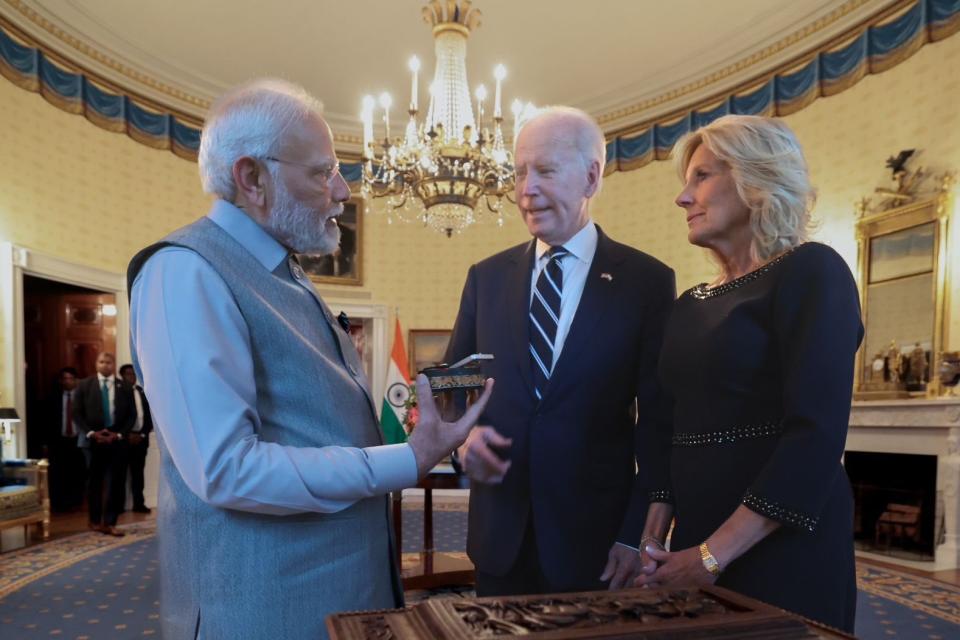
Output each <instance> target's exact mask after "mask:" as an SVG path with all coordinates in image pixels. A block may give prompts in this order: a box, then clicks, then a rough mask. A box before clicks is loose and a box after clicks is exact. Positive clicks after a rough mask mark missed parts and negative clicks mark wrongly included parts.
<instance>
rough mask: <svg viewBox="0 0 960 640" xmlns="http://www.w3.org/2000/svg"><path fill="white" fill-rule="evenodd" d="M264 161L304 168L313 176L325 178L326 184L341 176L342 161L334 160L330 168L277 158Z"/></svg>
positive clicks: (265, 157) (268, 157) (265, 158)
mask: <svg viewBox="0 0 960 640" xmlns="http://www.w3.org/2000/svg"><path fill="white" fill-rule="evenodd" d="M263 159H264V160H270V161H271V162H279V163H280V164H292V165H294V166H297V167H303V168H305V169H306V170H307V171H309V172H310V174H311V175H313V176H315V177H318V178H323V181H324V182H329V181H330V180H333V178H335V177H336V176H337V175H339V174H340V161H339V160H334V161H333V164H332V165H328V166H317V165H312V164H303V163H302V162H293V161H291V160H283V159H281V158H276V157H274V156H264V158H263Z"/></svg>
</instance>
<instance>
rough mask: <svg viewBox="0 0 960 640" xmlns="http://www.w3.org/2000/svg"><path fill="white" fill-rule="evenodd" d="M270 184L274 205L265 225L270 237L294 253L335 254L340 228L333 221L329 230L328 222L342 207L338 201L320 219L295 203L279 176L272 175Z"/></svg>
mask: <svg viewBox="0 0 960 640" xmlns="http://www.w3.org/2000/svg"><path fill="white" fill-rule="evenodd" d="M273 183H274V184H275V185H276V202H275V203H274V204H273V208H272V209H271V211H270V217H269V218H268V219H267V222H266V224H265V225H264V226H265V227H266V229H267V231H268V232H269V233H270V235H272V236H273V237H274V238H276V239H277V241H278V242H280V244H282V245H284V246H285V247H287V248H289V249H291V250H292V251H295V252H296V253H304V254H308V255H326V254H330V253H333V252H334V251H336V250H337V247H338V246H340V227H339V226H337V224H336V222H334V224H333V227H332V229H328V228H327V220H330V219H331V218H332V217H333V216H334V215H339V214H340V213H342V212H343V205H342V204H341V203H339V202H338V203H336V206H335V207H331V210H330V211H327V212H326V213H325V214H324V215H322V216H321V215H318V214H317V212H316V211H315V210H314V209H312V208H310V207H308V206H307V205H305V204H303V203H302V202H299V201H297V200H295V199H294V198H293V196H291V195H290V192H289V191H287V188H286V186H284V184H283V181H282V180H280V179H279V176H274V180H273Z"/></svg>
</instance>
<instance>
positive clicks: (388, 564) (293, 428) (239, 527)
mask: <svg viewBox="0 0 960 640" xmlns="http://www.w3.org/2000/svg"><path fill="white" fill-rule="evenodd" d="M170 245H177V246H182V247H186V248H188V249H191V250H193V251H195V252H197V253H198V254H199V255H200V256H202V257H203V258H204V259H205V260H207V261H208V262H209V263H210V264H211V265H212V266H213V268H214V269H215V270H216V271H217V273H218V274H219V275H220V276H221V277H222V278H223V280H224V282H226V284H227V287H228V288H229V289H230V291H231V292H232V294H233V297H234V300H235V302H236V303H237V306H238V307H239V308H240V312H241V313H242V314H243V317H244V319H245V320H246V324H247V328H248V330H249V333H250V343H251V348H252V351H253V363H254V371H255V377H256V385H257V407H256V408H257V413H258V414H259V416H260V421H261V425H262V426H261V429H260V432H259V433H258V434H257V435H258V437H259V438H260V439H261V440H264V441H269V442H276V443H279V444H284V445H289V446H294V447H320V446H325V445H341V446H351V447H368V446H373V445H378V444H382V435H381V432H380V428H379V425H378V423H377V418H376V413H375V410H374V404H373V402H372V398H371V397H370V392H369V389H368V386H367V382H366V377H365V375H364V373H363V369H362V365H361V362H360V358H359V356H358V354H357V352H356V349H355V348H354V346H353V343H352V342H351V340H350V339H349V337H348V336H347V335H346V333H345V332H344V331H343V330H342V329H340V327H339V326H338V325H337V323H336V322H335V321H334V320H333V318H332V316H331V315H330V311H329V309H327V307H326V305H325V304H324V303H323V301H322V300H321V299H320V297H319V296H318V295H317V294H316V293H315V292H314V291H312V290H311V291H308V290H307V289H306V288H305V287H303V286H302V285H300V284H298V283H297V282H296V280H294V279H293V277H292V276H291V275H290V271H289V267H288V264H287V262H286V261H283V262H281V264H280V265H279V267H277V268H276V269H275V270H274V271H273V272H272V273H271V272H268V271H267V270H266V269H265V268H264V267H263V265H262V264H261V263H260V262H258V261H257V259H256V258H255V257H254V256H253V255H252V254H251V253H249V252H248V251H247V250H246V249H245V248H244V247H243V246H242V245H240V244H239V243H238V242H237V241H236V240H234V239H233V237H231V236H230V235H229V234H228V233H226V232H225V231H224V230H223V229H221V228H220V227H219V226H217V225H216V224H215V223H214V222H212V221H211V220H210V219H208V218H206V217H204V218H201V219H200V220H198V221H196V222H194V223H193V224H191V225H188V226H186V227H184V228H182V229H179V230H177V231H174V232H173V233H172V234H170V235H169V236H167V238H165V239H164V240H162V241H161V242H159V243H157V244H154V245H152V246H150V247H147V248H146V249H144V250H143V251H141V252H140V253H138V254H137V255H136V256H134V258H133V260H132V261H131V262H130V266H129V268H128V271H127V281H128V290H129V289H130V288H131V287H132V284H133V281H134V279H135V278H136V276H137V274H138V273H139V272H140V269H141V268H142V266H143V265H144V263H145V262H146V261H147V259H149V257H150V256H151V255H153V254H154V253H155V252H156V251H158V250H159V249H161V248H163V247H164V246H170ZM136 358H137V354H136V353H134V359H136ZM137 364H138V369H139V362H138V363H137ZM154 384H156V382H154ZM198 428H202V425H198ZM157 431H158V438H157V441H158V442H159V446H160V452H161V474H160V475H161V478H160V491H159V509H158V517H157V521H158V537H159V545H160V572H161V585H162V589H161V602H160V607H161V617H162V623H163V624H162V627H163V631H164V636H165V637H167V638H170V639H171V640H180V639H181V638H194V637H196V636H197V635H199V637H201V638H203V639H204V640H219V639H220V638H231V639H234V638H236V639H244V638H250V639H256V638H284V639H286V640H291V639H296V638H303V639H304V640H306V639H308V638H309V639H310V640H315V639H316V638H326V637H327V633H326V628H325V625H324V618H325V616H327V615H328V614H330V613H333V612H337V611H344V610H358V609H382V608H391V607H396V606H401V605H402V598H403V594H402V590H401V588H400V583H399V576H398V573H397V567H396V563H395V561H394V558H395V555H394V553H395V549H394V545H393V532H392V526H391V523H390V513H389V507H388V500H387V497H386V496H381V497H376V498H369V499H365V500H361V501H359V502H357V503H356V504H354V505H353V506H351V507H350V508H348V509H345V510H343V511H340V512H338V513H333V514H319V513H309V514H301V515H293V516H273V515H262V514H257V513H250V512H244V511H236V510H231V509H222V508H217V507H214V506H211V505H209V504H207V503H205V502H203V501H202V500H200V498H198V497H197V496H196V494H194V493H193V492H192V491H191V490H190V489H189V488H188V487H187V486H186V484H185V483H184V482H183V479H182V478H181V476H180V474H179V472H178V471H177V469H176V467H175V466H174V464H173V461H172V460H171V459H170V456H169V455H168V454H167V450H166V443H165V442H164V440H163V429H162V425H161V426H160V428H159V429H158V430H157Z"/></svg>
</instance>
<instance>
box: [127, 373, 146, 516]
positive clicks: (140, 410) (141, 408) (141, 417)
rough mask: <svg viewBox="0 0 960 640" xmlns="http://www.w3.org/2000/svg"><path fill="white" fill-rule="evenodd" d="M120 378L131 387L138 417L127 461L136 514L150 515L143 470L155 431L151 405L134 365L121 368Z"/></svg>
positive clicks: (130, 440)
mask: <svg viewBox="0 0 960 640" xmlns="http://www.w3.org/2000/svg"><path fill="white" fill-rule="evenodd" d="M120 378H122V379H123V382H124V383H125V384H126V385H127V386H128V387H130V389H131V391H132V396H133V404H134V410H135V411H136V417H135V418H134V420H133V425H132V426H131V427H130V437H129V438H128V440H127V445H128V446H127V460H128V462H129V466H130V493H131V495H132V496H133V510H134V512H135V513H150V507H148V506H147V504H146V502H144V500H143V468H144V466H146V464H147V449H149V448H150V432H151V431H153V417H152V416H151V415H150V403H148V402H147V396H146V394H145V393H144V392H143V387H141V386H140V385H139V384H137V373H136V371H134V370H133V365H132V364H125V365H123V366H122V367H120Z"/></svg>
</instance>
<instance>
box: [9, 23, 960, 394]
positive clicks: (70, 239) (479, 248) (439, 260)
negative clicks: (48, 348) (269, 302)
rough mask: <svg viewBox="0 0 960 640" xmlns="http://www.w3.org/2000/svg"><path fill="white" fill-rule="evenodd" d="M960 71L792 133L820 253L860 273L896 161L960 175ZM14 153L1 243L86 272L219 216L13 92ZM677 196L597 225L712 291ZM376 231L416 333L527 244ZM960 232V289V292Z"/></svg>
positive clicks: (115, 144)
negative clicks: (877, 192) (868, 227)
mask: <svg viewBox="0 0 960 640" xmlns="http://www.w3.org/2000/svg"><path fill="white" fill-rule="evenodd" d="M957 68H960V37H956V38H948V39H947V40H945V41H942V42H939V43H936V44H932V45H927V46H926V47H924V48H923V49H921V50H920V51H919V52H918V53H917V54H916V55H915V56H914V57H913V58H911V59H909V60H907V61H906V62H904V63H903V64H901V65H900V66H898V67H895V68H894V69H892V70H890V71H887V72H886V73H883V74H881V75H876V76H868V77H866V78H865V79H864V80H862V81H861V82H860V83H859V84H858V85H856V86H855V87H853V88H852V89H850V90H848V91H846V92H844V93H842V94H839V95H837V96H833V97H831V98H825V99H820V100H818V101H817V102H815V103H814V104H813V105H811V106H810V107H808V108H807V109H805V110H803V111H801V112H799V113H797V114H794V115H792V116H789V117H788V118H787V119H786V120H787V121H788V122H789V123H790V124H791V125H792V126H793V127H794V128H795V129H796V131H797V133H798V135H799V137H800V140H801V142H802V143H803V144H804V146H805V148H806V151H807V155H808V158H809V160H810V165H811V168H812V172H813V177H814V181H815V183H816V184H817V186H818V187H819V190H820V199H819V203H818V205H817V210H816V213H817V217H818V219H819V220H820V222H821V226H820V229H819V230H818V232H817V234H816V239H818V240H821V241H823V242H826V243H828V244H830V245H832V246H834V247H835V248H836V249H837V250H838V251H839V252H840V253H841V254H842V255H843V256H844V257H845V258H846V259H847V261H848V262H849V264H851V265H855V263H856V244H855V241H854V235H853V222H854V218H853V202H854V201H855V200H856V199H858V198H859V197H861V196H862V195H864V194H867V193H869V192H870V191H872V189H873V187H874V186H876V185H878V184H881V183H883V181H884V180H885V179H886V173H885V170H884V168H883V161H884V159H885V158H886V157H887V156H888V155H890V154H893V153H896V152H897V151H899V150H900V149H903V148H912V147H917V148H920V149H923V155H922V156H921V161H922V162H923V164H925V165H926V166H929V167H932V168H935V169H938V170H940V169H944V168H960V109H958V108H957V106H956V105H957V104H960V76H958V74H956V71H955V70H956V69H957ZM321 97H322V96H321ZM0 151H2V152H0V241H10V242H13V243H15V244H18V245H21V246H25V247H29V248H31V249H34V250H37V251H41V252H43V253H48V254H52V255H54V256H57V257H60V258H63V259H67V260H71V261H74V262H76V263H78V264H82V265H88V266H93V267H99V268H102V269H107V270H110V271H115V272H118V273H120V272H122V271H123V270H124V268H125V266H126V263H127V260H128V259H129V258H130V256H131V255H132V254H133V253H134V252H135V251H137V250H138V249H139V248H141V247H142V246H144V245H146V244H147V243H149V242H150V241H152V240H155V239H157V238H159V237H161V236H163V235H164V234H165V233H166V232H168V231H170V230H172V229H174V228H176V227H178V226H180V225H182V224H185V223H187V222H189V221H190V220H192V219H194V218H195V217H197V216H199V215H201V214H202V213H204V212H205V211H206V209H207V206H208V199H207V198H206V197H205V196H204V195H203V193H202V192H201V190H200V187H199V181H198V178H197V169H196V165H195V164H193V163H190V162H187V161H184V160H181V159H179V158H177V157H175V156H174V155H173V154H171V153H169V152H167V151H157V150H152V149H149V148H147V147H145V146H142V145H139V144H137V143H136V142H134V141H132V140H130V139H129V138H127V137H125V136H123V135H120V134H114V133H109V132H106V131H103V130H101V129H98V128H97V127H95V126H93V125H92V124H90V123H88V122H86V121H85V120H84V119H83V118H81V117H78V116H74V115H70V114H67V113H64V112H62V111H60V110H58V109H56V108H54V107H53V106H51V105H49V104H47V103H46V102H45V101H44V100H43V99H42V98H41V97H40V96H39V95H37V94H34V93H29V92H26V91H23V90H22V89H19V88H16V87H15V86H14V85H12V84H11V83H10V82H8V81H6V80H2V79H0ZM677 189H678V181H677V178H676V176H675V174H674V172H673V167H672V165H671V164H670V163H668V162H656V163H653V164H650V165H648V166H646V167H644V168H642V169H639V170H637V171H632V172H627V173H617V174H614V175H612V176H610V177H608V178H607V179H606V181H605V185H604V190H603V193H602V194H601V196H600V198H599V199H598V201H597V202H596V203H595V207H594V212H595V218H596V220H597V221H598V222H599V223H600V224H601V225H602V226H603V227H604V229H605V230H606V231H607V232H608V233H609V234H610V235H611V236H613V237H614V238H616V239H618V240H620V241H623V242H626V243H629V244H632V245H635V246H637V247H639V248H641V249H643V250H645V251H647V252H649V253H651V254H653V255H654V256H656V257H658V258H660V259H661V260H663V261H665V262H667V263H668V264H670V265H672V266H673V267H674V268H675V269H676V271H677V276H678V286H679V287H680V288H681V290H682V289H684V288H687V287H689V286H692V285H693V284H695V283H697V282H700V281H703V280H708V279H710V278H711V277H712V273H713V270H712V267H711V265H710V263H709V261H708V260H707V259H706V257H705V255H704V254H703V252H701V251H699V250H696V249H693V248H691V247H690V246H689V245H688V244H687V243H686V240H685V237H686V234H685V224H684V221H683V217H682V215H681V210H680V209H679V208H677V207H676V206H675V205H673V199H674V197H675V196H676V192H677ZM513 216H515V214H513ZM365 225H366V239H365V242H364V245H365V246H364V250H365V253H366V255H365V258H364V260H365V262H364V278H365V283H364V286H363V287H362V288H361V289H360V291H361V292H363V293H364V294H366V295H368V296H369V299H368V300H365V301H369V302H371V303H380V304H386V305H388V306H389V307H390V308H391V313H392V311H393V310H394V309H398V310H399V313H400V318H401V321H402V322H403V325H404V328H405V329H410V328H447V327H450V326H451V325H452V323H453V320H454V316H455V314H456V309H457V304H458V300H459V295H460V290H461V287H462V285H463V280H464V277H465V275H466V270H467V268H468V267H469V265H470V264H472V263H473V262H476V261H477V260H479V259H481V258H483V257H485V256H487V255H490V254H491V253H493V252H495V251H499V250H501V249H504V248H506V247H509V246H511V245H513V244H515V243H517V242H519V241H522V240H523V239H525V237H526V233H525V229H524V227H523V226H522V224H520V223H519V221H518V220H516V219H515V217H511V219H510V220H509V221H508V222H507V224H505V225H504V227H503V228H502V229H500V228H497V227H496V226H495V225H486V226H483V227H475V228H472V229H470V230H469V231H467V232H466V233H465V234H463V235H462V236H459V237H454V238H452V239H447V238H445V237H442V236H439V235H437V234H435V233H433V232H431V231H428V230H426V229H422V228H420V227H418V226H416V225H406V224H400V223H394V224H392V225H388V224H387V223H386V221H385V220H384V219H382V218H376V217H372V216H367V217H366V219H365ZM958 226H960V225H957V224H955V225H954V231H955V233H954V234H952V236H953V240H954V242H953V246H954V256H955V257H954V260H953V261H952V264H951V265H950V269H951V272H952V275H953V281H954V282H960V245H958V243H957V242H956V240H957V238H960V233H957V229H958ZM323 289H324V290H325V291H330V290H333V289H337V287H328V286H325V287H323ZM347 289H349V290H350V292H351V293H355V292H356V288H345V290H347ZM353 301H356V300H355V299H354V300H353ZM954 306H955V307H956V305H954ZM951 317H952V318H953V320H952V331H951V332H950V334H951V335H952V336H955V337H952V338H950V339H949V341H948V343H947V344H948V345H949V346H951V347H952V348H954V349H956V348H960V312H958V310H957V309H954V312H953V313H952V314H951ZM2 326H3V325H2V323H0V327H2ZM7 338H8V336H2V335H0V340H2V343H0V344H2V349H3V350H4V354H0V356H2V358H0V361H2V360H5V359H6V358H7V357H8V353H9V352H8V351H7V350H9V349H10V348H11V346H10V342H9V340H8V339H7ZM11 384H12V383H11V379H10V376H9V372H7V371H3V372H0V389H3V390H9V389H10V385H11ZM5 393H6V392H5Z"/></svg>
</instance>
